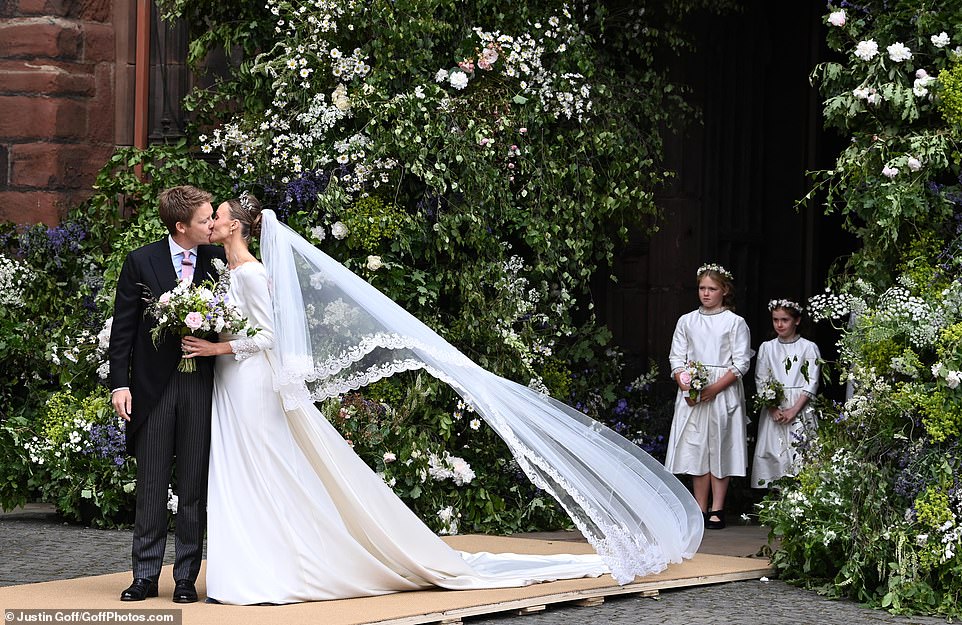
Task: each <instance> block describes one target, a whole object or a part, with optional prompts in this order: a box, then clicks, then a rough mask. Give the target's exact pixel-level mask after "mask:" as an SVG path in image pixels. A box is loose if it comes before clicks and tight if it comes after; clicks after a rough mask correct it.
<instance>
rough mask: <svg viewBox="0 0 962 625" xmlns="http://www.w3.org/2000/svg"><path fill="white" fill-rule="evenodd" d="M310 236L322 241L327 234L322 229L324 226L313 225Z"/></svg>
mask: <svg viewBox="0 0 962 625" xmlns="http://www.w3.org/2000/svg"><path fill="white" fill-rule="evenodd" d="M311 236H312V237H314V239H315V240H317V241H323V240H324V237H326V236H327V232H326V231H325V230H324V226H314V227H313V228H311Z"/></svg>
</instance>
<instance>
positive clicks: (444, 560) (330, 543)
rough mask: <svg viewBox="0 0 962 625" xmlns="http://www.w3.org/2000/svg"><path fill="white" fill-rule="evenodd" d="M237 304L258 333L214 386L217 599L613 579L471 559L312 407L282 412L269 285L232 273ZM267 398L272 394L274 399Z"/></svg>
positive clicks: (252, 266) (212, 571)
mask: <svg viewBox="0 0 962 625" xmlns="http://www.w3.org/2000/svg"><path fill="white" fill-rule="evenodd" d="M230 295H231V298H232V299H233V300H234V302H235V303H237V304H238V305H239V307H240V308H241V310H242V311H243V312H244V314H245V315H246V316H247V318H248V319H249V320H250V321H251V322H252V324H253V325H255V326H257V327H259V328H260V332H259V333H258V334H256V335H255V336H254V337H253V338H250V339H248V338H245V337H238V336H226V335H225V336H224V337H223V338H224V339H227V340H233V341H235V342H234V344H233V345H234V349H235V350H236V351H237V354H236V355H227V356H219V357H218V360H217V368H216V377H215V381H214V409H213V423H212V429H211V450H210V474H209V480H208V481H209V495H208V535H207V595H208V596H209V597H211V598H212V599H215V600H217V601H220V602H222V603H231V604H253V603H262V602H266V603H291V602H297V601H313V600H323V599H343V598H347V597H361V596H369V595H380V594H385V593H391V592H397V591H402V590H416V589H418V588H427V587H431V586H440V587H443V588H450V589H457V590H464V589H470V588H496V587H505V586H522V585H525V584H530V583H534V582H538V581H545V580H553V579H564V578H575V577H584V576H598V575H601V574H603V573H606V572H608V568H607V566H605V564H604V562H602V560H601V558H600V557H599V556H597V555H566V556H540V557H539V556H529V555H526V556H520V555H510V554H498V555H492V554H461V553H459V552H457V551H455V550H453V549H452V548H450V547H449V546H448V545H447V544H445V543H444V542H443V541H442V540H441V539H440V538H438V537H437V536H436V535H435V534H434V533H433V532H432V531H431V530H430V529H429V528H428V527H427V526H426V525H424V523H422V522H421V521H420V520H419V519H418V518H417V517H416V516H415V515H414V514H413V513H412V512H411V511H410V509H408V507H407V506H405V505H404V503H403V502H402V501H401V500H400V499H399V498H398V497H397V496H396V495H395V494H394V492H393V491H392V490H391V489H390V488H389V487H388V486H387V485H386V484H385V483H384V481H383V480H382V479H381V478H380V477H379V476H378V475H377V474H376V473H375V472H374V471H372V470H371V469H370V468H368V466H367V465H366V464H365V463H364V462H363V461H362V460H361V459H360V458H359V457H358V456H357V454H355V453H354V451H353V450H352V449H351V447H350V446H349V445H348V444H347V442H346V441H345V440H344V439H343V438H342V437H341V436H340V435H339V434H338V432H337V431H336V430H335V429H334V427H333V426H331V424H330V423H328V422H327V421H326V420H325V419H324V417H323V416H322V415H321V413H320V412H319V411H318V410H317V409H316V408H315V407H314V405H313V404H306V405H302V406H298V407H296V408H293V409H288V410H285V409H284V405H283V402H282V400H281V397H280V395H278V394H277V393H275V392H273V391H272V390H271V386H270V385H271V379H272V376H273V370H272V363H271V353H270V351H268V350H269V348H270V347H271V346H272V344H273V331H272V322H271V303H270V296H269V293H268V289H267V276H266V273H265V271H264V268H263V266H262V265H261V264H259V263H253V262H251V263H246V264H244V265H241V266H240V267H238V268H237V269H235V270H234V271H233V272H232V274H231V290H230ZM265 391H266V392H265Z"/></svg>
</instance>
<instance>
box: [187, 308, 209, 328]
mask: <svg viewBox="0 0 962 625" xmlns="http://www.w3.org/2000/svg"><path fill="white" fill-rule="evenodd" d="M184 323H185V324H187V327H188V328H190V329H191V330H196V329H197V328H199V327H200V326H202V325H204V315H202V314H200V313H199V312H192V313H187V316H186V317H184Z"/></svg>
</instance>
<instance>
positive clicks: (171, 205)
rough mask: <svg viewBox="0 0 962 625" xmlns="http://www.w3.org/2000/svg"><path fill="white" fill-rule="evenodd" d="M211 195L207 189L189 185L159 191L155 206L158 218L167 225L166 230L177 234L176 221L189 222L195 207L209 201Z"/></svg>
mask: <svg viewBox="0 0 962 625" xmlns="http://www.w3.org/2000/svg"><path fill="white" fill-rule="evenodd" d="M213 197H214V196H212V195H211V194H210V193H208V192H207V191H202V190H200V189H198V188H197V187H192V186H190V185H184V186H181V187H171V188H169V189H164V190H163V191H161V192H160V198H159V200H158V207H157V208H158V212H159V213H160V220H161V221H162V222H164V225H165V226H167V232H169V233H171V234H177V222H178V221H179V222H181V223H185V224H189V223H190V219H191V217H193V216H194V211H195V210H197V207H198V206H200V205H201V204H203V203H205V202H210V201H211V199H212V198H213Z"/></svg>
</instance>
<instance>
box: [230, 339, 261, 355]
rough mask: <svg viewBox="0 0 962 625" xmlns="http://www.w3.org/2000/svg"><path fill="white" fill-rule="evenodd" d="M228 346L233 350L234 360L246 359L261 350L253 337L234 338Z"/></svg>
mask: <svg viewBox="0 0 962 625" xmlns="http://www.w3.org/2000/svg"><path fill="white" fill-rule="evenodd" d="M230 348H231V351H233V352H234V360H247V359H248V358H250V357H251V356H253V355H254V354H256V353H257V352H259V351H261V350H260V348H259V347H257V343H256V342H255V341H254V339H236V340H234V341H231V342H230Z"/></svg>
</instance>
